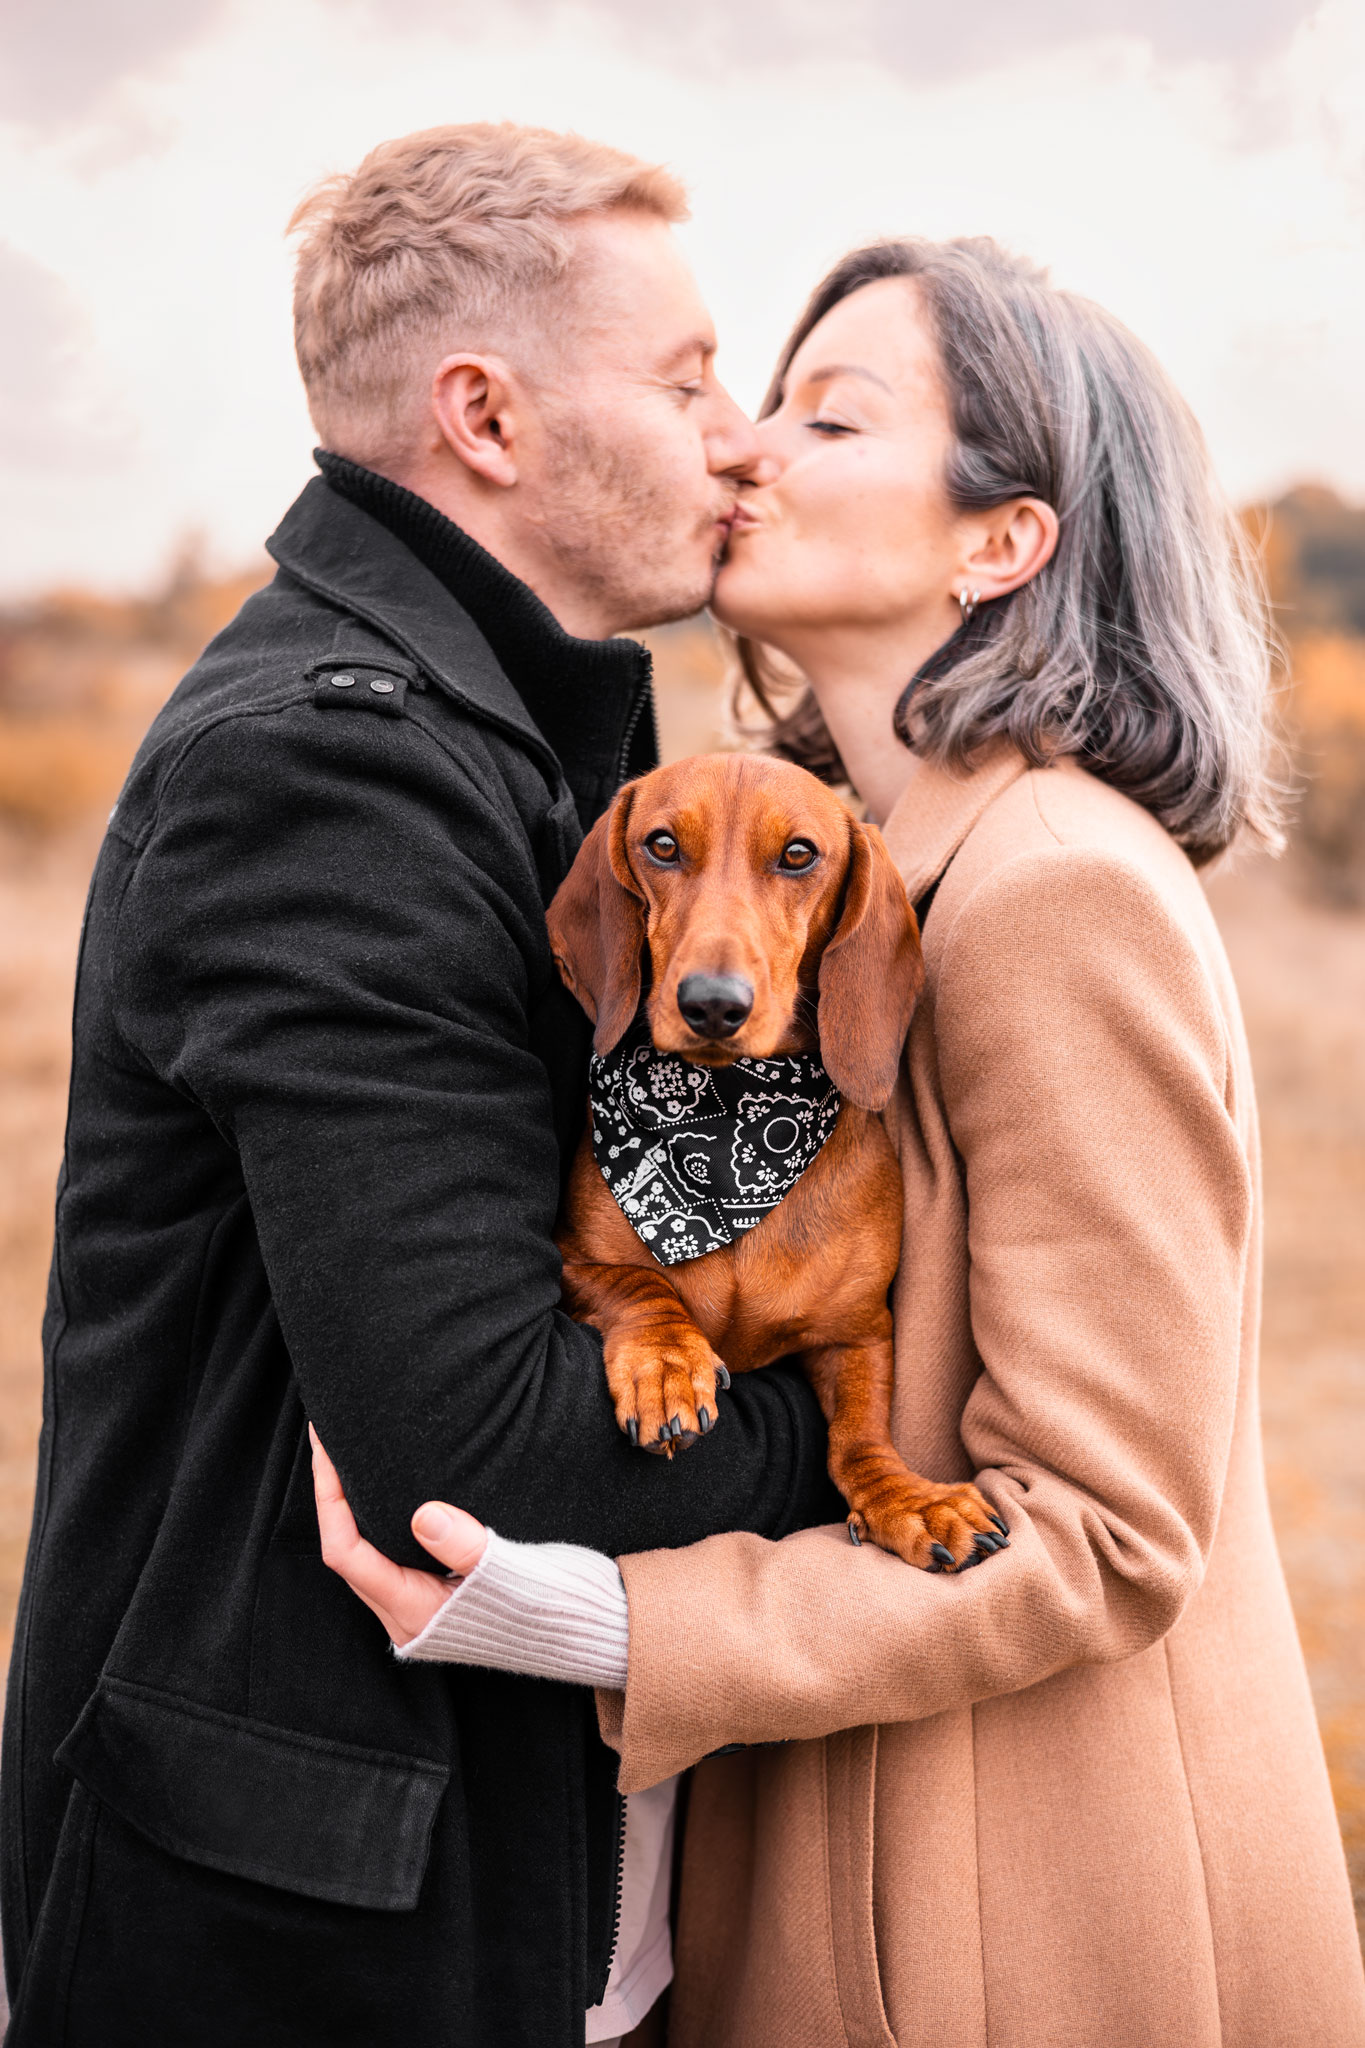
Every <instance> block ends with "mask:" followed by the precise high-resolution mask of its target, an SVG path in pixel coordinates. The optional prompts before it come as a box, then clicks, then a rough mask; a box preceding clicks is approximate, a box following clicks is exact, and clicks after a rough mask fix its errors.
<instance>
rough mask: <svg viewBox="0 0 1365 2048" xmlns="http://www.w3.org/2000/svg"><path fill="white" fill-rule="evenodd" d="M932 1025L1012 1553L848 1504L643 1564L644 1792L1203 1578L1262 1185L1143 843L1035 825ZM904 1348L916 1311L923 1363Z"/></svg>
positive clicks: (1047, 1670)
mask: <svg viewBox="0 0 1365 2048" xmlns="http://www.w3.org/2000/svg"><path fill="white" fill-rule="evenodd" d="M913 1032H914V1034H919V1041H918V1042H919V1048H920V1057H919V1058H918V1059H916V1058H913V1057H912V1059H911V1061H910V1071H911V1074H912V1075H913V1077H914V1079H913V1088H912V1091H911V1092H910V1093H909V1094H908V1096H907V1099H905V1100H903V1101H902V1102H901V1104H900V1105H899V1111H898V1117H897V1124H896V1127H897V1130H898V1133H899V1135H900V1137H901V1141H902V1143H913V1144H914V1145H916V1146H917V1147H918V1148H919V1151H920V1153H921V1155H922V1160H923V1167H922V1172H927V1173H928V1175H929V1177H930V1178H931V1179H932V1177H933V1175H934V1174H935V1173H941V1174H952V1173H957V1174H958V1175H960V1176H961V1178H962V1182H963V1186H964V1190H965V1198H966V1199H965V1209H964V1211H963V1213H964V1214H965V1218H966V1223H965V1228H966V1232H967V1245H966V1254H967V1255H966V1257H965V1259H964V1258H963V1256H962V1250H961V1247H960V1246H959V1248H958V1251H957V1263H958V1266H959V1269H960V1272H961V1273H962V1274H963V1275H964V1276H965V1285H966V1287H967V1289H968V1296H969V1298H968V1302H967V1310H968V1317H969V1326H970V1332H971V1341H972V1344H973V1346H974V1351H975V1357H974V1359H973V1360H972V1362H971V1363H972V1371H973V1374H974V1377H972V1378H971V1379H970V1380H969V1390H968V1391H966V1399H965V1407H964V1408H963V1410H962V1415H961V1423H960V1439H961V1450H962V1452H963V1454H964V1455H963V1457H962V1459H961V1466H960V1469H961V1471H962V1472H971V1473H973V1474H974V1475H975V1476H976V1478H977V1481H978V1484H979V1485H980V1487H981V1489H982V1491H983V1492H984V1493H985V1494H986V1496H987V1497H988V1498H989V1499H990V1501H991V1502H992V1504H993V1505H994V1506H995V1507H996V1508H997V1509H998V1510H999V1512H1000V1513H1001V1514H1002V1515H1003V1517H1004V1519H1005V1520H1006V1522H1007V1523H1008V1524H1009V1528H1010V1535H1011V1542H1010V1547H1009V1549H1008V1550H1006V1551H1003V1552H1001V1553H1000V1554H998V1555H997V1556H995V1557H994V1558H991V1559H989V1560H988V1561H987V1562H986V1563H985V1564H983V1565H981V1566H979V1567H978V1568H976V1569H975V1570H972V1571H969V1572H967V1573H965V1574H964V1575H963V1576H962V1577H961V1578H955V1577H941V1576H939V1577H935V1576H929V1575H927V1574H925V1573H922V1572H919V1571H915V1570H913V1569H912V1568H911V1567H909V1566H907V1565H905V1564H903V1563H902V1562H901V1561H900V1560H899V1559H897V1558H894V1557H890V1556H887V1555H885V1554H883V1553H882V1552H879V1551H876V1550H873V1549H870V1548H867V1547H864V1548H862V1549H856V1548H854V1547H853V1546H851V1545H850V1543H849V1541H848V1538H847V1536H846V1534H845V1532H844V1530H843V1528H842V1527H835V1528H825V1529H815V1530H809V1531H806V1532H803V1533H801V1534H799V1535H795V1536H791V1537H788V1538H786V1539H785V1540H784V1541H782V1542H778V1543H773V1542H767V1541H763V1540H761V1539H760V1538H758V1537H755V1536H750V1535H724V1536H716V1537H712V1538H710V1539H709V1540H708V1541H706V1542H704V1543H701V1544H697V1545H695V1546H693V1547H692V1548H690V1549H688V1550H685V1551H653V1552H650V1553H647V1554H644V1555H639V1556H634V1557H625V1558H622V1559H621V1569H622V1572H623V1575H624V1578H625V1583H626V1589H627V1594H628V1598H629V1605H630V1660H629V1674H628V1681H627V1687H626V1691H625V1694H624V1696H622V1695H621V1694H609V1693H604V1694H600V1695H599V1715H600V1719H601V1722H602V1726H603V1732H604V1734H606V1736H607V1738H608V1740H610V1741H613V1742H614V1743H615V1744H616V1746H617V1747H618V1748H619V1749H620V1751H621V1757H622V1765H621V1779H620V1782H621V1786H622V1789H623V1790H624V1791H634V1790H636V1789H638V1788H640V1787H643V1786H647V1785H650V1784H653V1783H656V1782H657V1781H658V1780H660V1779H662V1778H665V1777H667V1776H669V1775H670V1774H671V1773H672V1772H674V1771H677V1770H680V1769H682V1768H684V1767H685V1766H688V1765H690V1764H693V1763H695V1762H697V1761H698V1760H699V1759H700V1758H701V1757H703V1756H706V1755H707V1754H708V1753H710V1752H711V1751H714V1750H716V1749H718V1748H720V1747H722V1746H723V1745H726V1744H730V1743H764V1742H773V1741H783V1740H790V1739H796V1738H810V1737H818V1736H823V1735H826V1734H829V1733H832V1732H833V1731H835V1730H837V1729H842V1728H851V1727H858V1726H863V1725H866V1724H869V1723H882V1724H885V1723H891V1722H907V1721H915V1720H918V1719H920V1718H922V1717H924V1716H927V1715H933V1714H938V1713H941V1712H943V1711H944V1710H945V1709H948V1708H953V1707H958V1706H963V1705H966V1704H968V1703H970V1702H973V1701H978V1700H983V1699H987V1698H990V1697H992V1696H994V1695H998V1694H1002V1693H1007V1692H1015V1691H1018V1690H1020V1689H1022V1688H1024V1687H1027V1686H1031V1685H1034V1684H1036V1683H1037V1682H1038V1681H1040V1680H1042V1679H1045V1678H1047V1677H1049V1676H1050V1675H1052V1674H1053V1673H1055V1672H1058V1671H1061V1670H1063V1669H1065V1668H1067V1667H1069V1666H1073V1665H1078V1664H1091V1663H1102V1662H1106V1661H1109V1660H1112V1659H1117V1658H1123V1657H1127V1656H1129V1655H1131V1654H1133V1653H1134V1652H1136V1651H1139V1650H1141V1649H1143V1648H1145V1647H1146V1646H1147V1645H1149V1644H1151V1643H1153V1642H1155V1641H1156V1640H1157V1639H1158V1638H1160V1637H1161V1636H1163V1635H1164V1634H1165V1633H1166V1632H1167V1631H1168V1630H1169V1629H1170V1628H1171V1626H1172V1624H1173V1623H1174V1622H1175V1621H1176V1619H1177V1618H1178V1616H1179V1615H1180V1613H1181V1611H1182V1608H1183V1607H1184V1605H1185V1603H1186V1602H1187V1601H1188V1600H1189V1598H1190V1596H1191V1594H1192V1593H1193V1592H1194V1591H1195V1590H1196V1589H1197V1587H1198V1586H1199V1584H1200V1581H1201V1578H1202V1575H1203V1570H1204V1566H1205V1562H1206V1560H1207V1557H1208V1553H1209V1550H1210V1547H1211V1544H1212V1541H1213V1536H1214V1532H1215V1529H1216V1526H1217V1522H1218V1514H1219V1505H1220V1498H1221V1491H1222V1486H1223V1481H1224V1476H1225V1472H1226V1469H1227V1461H1228V1452H1229V1445H1230V1440H1231V1433H1232V1426H1233V1413H1234V1404H1235V1398H1236V1390H1237V1375H1238V1358H1239V1348H1240V1343H1241V1320H1242V1314H1243V1296H1244V1278H1245V1271H1246V1261H1247V1257H1248V1249H1249V1242H1250V1235H1251V1217H1252V1199H1253V1188H1252V1177H1251V1170H1250V1168H1249V1165H1248V1158H1247V1143H1246V1134H1245V1132H1244V1131H1242V1130H1241V1129H1239V1127H1238V1118H1237V1111H1236V1105H1235V1103H1234V1101H1233V1083H1232V1059H1231V1048H1230V1045H1229V1042H1228V1035H1227V1027H1226V1023H1225V1020H1224V1017H1223V1015H1222V1013H1221V1011H1220V1008H1219V1005H1218V1002H1217V1000H1216V995H1215V991H1214V989H1213V987H1212V986H1211V983H1210V979H1209V975H1208V972H1207V969H1206V966H1205V963H1204V962H1203V961H1202V960H1201V959H1200V957H1199V954H1198V951H1197V949H1196V946H1195V944H1194V943H1193V941H1192V939H1191V937H1190V935H1189V932H1188V930H1187V928H1186V927H1185V924H1184V922H1183V921H1182V920H1181V919H1179V918H1178V917H1176V916H1175V915H1174V914H1173V913H1172V911H1171V908H1170V907H1169V905H1168V903H1167V901H1166V900H1165V898H1164V897H1163V895H1162V892H1161V891H1160V889H1159V888H1158V887H1156V886H1155V885H1154V884H1153V882H1152V880H1151V878H1150V877H1149V876H1148V875H1146V874H1144V873H1143V872H1142V870H1141V868H1140V866H1138V865H1137V864H1134V863H1130V862H1126V861H1125V860H1124V859H1122V858H1121V857H1119V856H1116V855H1115V854H1113V853H1111V852H1108V851H1106V850H1096V849H1094V848H1093V847H1080V848H1077V847H1074V846H1066V845H1061V844H1053V845H1049V846H1042V847H1035V848H1031V849H1029V850H1027V851H1025V852H1023V853H1021V854H1020V855H1019V856H1018V857H1016V858H1013V859H1011V860H1008V861H1006V862H1005V863H1004V864H1003V865H1002V866H1000V867H998V868H996V869H995V870H994V871H993V872H991V873H989V874H988V875H986V876H985V877H984V878H983V879H982V881H981V882H980V884H979V886H977V887H976V888H974V889H973V891H972V892H971V894H970V895H969V896H968V898H967V900H966V901H965V903H961V904H960V905H959V906H958V907H957V909H956V912H955V915H954V916H953V918H952V920H951V922H950V924H949V926H948V929H947V933H946V939H945V940H944V942H943V944H942V948H941V952H940V955H939V958H938V961H937V970H936V972H932V973H931V977H930V991H929V996H928V999H927V1001H926V1004H925V1006H924V1008H923V1010H922V1012H921V1014H920V1015H919V1016H918V1017H917V1018H916V1021H915V1025H914V1027H913ZM915 1043H916V1040H915V1039H914V1037H913V1036H912V1051H913V1048H914V1045H915ZM907 1134H908V1135H907ZM916 1255H917V1253H916V1241H915V1232H914V1218H913V1214H911V1215H910V1216H909V1217H908V1220H907V1241H906V1249H905V1254H904V1257H905V1259H907V1260H914V1259H915V1258H916ZM936 1255H938V1254H936ZM957 1284H958V1285H959V1286H960V1285H962V1284H964V1282H963V1281H959V1282H958V1283H957ZM910 1334H911V1336H912V1337H913V1335H914V1334H915V1333H913V1332H911V1333H910ZM906 1357H907V1353H906V1350H905V1347H904V1346H903V1345H902V1343H901V1342H900V1341H899V1336H898V1344H897V1361H898V1362H897V1372H898V1376H899V1375H900V1374H901V1373H902V1372H904V1371H905V1369H906ZM925 1363H926V1370H930V1369H932V1368H933V1359H932V1357H931V1356H926V1360H925ZM897 1412H898V1413H900V1412H902V1410H901V1403H900V1390H899V1388H898V1410H897ZM909 1435H910V1436H912V1437H913V1432H909ZM906 1439H907V1432H906V1431H904V1430H900V1431H898V1440H899V1441H900V1448H901V1449H902V1451H903V1453H904V1454H905V1455H906V1456H907V1458H908V1459H909V1460H910V1462H911V1463H912V1464H913V1463H914V1462H915V1452H916V1449H917V1448H922V1446H917V1445H916V1443H915V1442H914V1441H909V1440H906ZM692 1455H693V1456H696V1455H702V1456H704V1455H705V1452H704V1450H701V1451H699V1452H694V1453H693V1454H692ZM928 1476H930V1477H933V1478H950V1477H954V1476H958V1475H957V1474H954V1473H950V1472H945V1471H936V1472H930V1473H929V1474H928ZM686 1477H687V1460H685V1459H684V1460H680V1461H679V1462H678V1469H677V1478H676V1483H678V1484H680V1485H685V1484H686Z"/></svg>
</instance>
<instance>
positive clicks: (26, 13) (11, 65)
mask: <svg viewBox="0 0 1365 2048" xmlns="http://www.w3.org/2000/svg"><path fill="white" fill-rule="evenodd" d="M226 8H227V0H60V4H55V0H5V5H4V9H3V12H2V13H0V119H5V120H11V121H17V122H20V123H22V124H24V125H32V126H41V127H47V126H52V125H56V124H61V123H65V122H68V121H76V120H80V119H81V118H83V117H84V116H85V115H86V114H88V113H90V112H91V111H92V109H93V108H94V107H95V105H96V103H97V102H98V101H99V100H100V99H102V98H103V97H104V95H105V94H106V92H108V90H109V89H110V88H111V87H113V86H116V85H118V84H119V83H121V81H122V80H123V79H125V78H129V77H136V76H139V75H141V74H142V73H145V72H147V71H149V70H154V69H155V68H156V67H157V66H158V65H159V64H161V63H163V62H164V61H165V59H166V58H168V57H173V56H175V55H177V54H178V53H179V52H180V51H181V50H184V49H188V48H190V47H191V46H192V45H194V44H196V43H198V42H200V41H202V39H203V38H204V36H205V35H207V34H208V33H209V32H210V30H212V29H213V28H214V27H216V26H217V23H218V21H219V20H220V19H221V17H222V15H223V14H224V13H225V12H226Z"/></svg>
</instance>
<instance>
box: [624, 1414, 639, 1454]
mask: <svg viewBox="0 0 1365 2048" xmlns="http://www.w3.org/2000/svg"><path fill="white" fill-rule="evenodd" d="M626 1435H627V1436H628V1437H629V1438H630V1440H631V1443H632V1444H633V1445H634V1446H635V1448H636V1450H638V1449H639V1448H640V1425H639V1423H638V1422H637V1421H636V1420H635V1417H634V1416H633V1415H632V1416H631V1418H630V1420H629V1422H627V1424H626Z"/></svg>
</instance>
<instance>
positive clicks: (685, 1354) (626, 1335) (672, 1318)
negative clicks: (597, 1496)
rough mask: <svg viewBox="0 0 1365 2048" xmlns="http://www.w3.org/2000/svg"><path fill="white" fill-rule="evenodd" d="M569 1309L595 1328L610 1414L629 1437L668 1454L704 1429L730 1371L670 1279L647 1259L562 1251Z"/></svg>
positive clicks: (710, 1421) (713, 1419) (712, 1422)
mask: <svg viewBox="0 0 1365 2048" xmlns="http://www.w3.org/2000/svg"><path fill="white" fill-rule="evenodd" d="M563 1287H564V1299H565V1302H566V1305H567V1307H568V1310H569V1313H570V1315H572V1316H573V1317H574V1319H575V1321H577V1322H580V1323H591V1324H592V1325H593V1327H594V1328H595V1329H598V1330H600V1331H601V1333H602V1343H603V1348H604V1350H605V1353H606V1362H607V1385H608V1387H609V1388H610V1390H611V1398H612V1401H613V1403H614V1405H615V1408H616V1420H617V1422H618V1423H619V1424H620V1426H621V1428H622V1429H623V1430H624V1431H625V1433H626V1435H627V1436H628V1437H629V1438H630V1440H631V1442H632V1443H633V1444H640V1445H641V1446H642V1447H643V1448H644V1449H645V1450H647V1451H654V1452H656V1453H657V1454H659V1455H660V1456H663V1457H669V1458H671V1457H672V1455H673V1453H674V1451H675V1450H686V1449H687V1447H688V1445H689V1444H694V1443H695V1442H696V1441H697V1439H698V1437H702V1436H705V1435H706V1433H707V1431H708V1430H710V1429H712V1428H713V1427H714V1425H715V1422H716V1417H717V1412H718V1410H717V1403H716V1387H717V1385H718V1384H719V1385H720V1386H722V1387H726V1386H728V1385H729V1384H730V1375H729V1373H728V1372H727V1371H726V1369H725V1367H724V1365H723V1364H722V1363H721V1361H720V1359H719V1358H717V1356H716V1354H715V1352H714V1351H713V1350H712V1349H711V1346H710V1345H709V1344H708V1343H707V1341H706V1339H705V1337H703V1335H702V1333H701V1331H700V1330H699V1329H698V1328H697V1326H696V1324H695V1323H694V1322H693V1320H692V1318H691V1316H690V1315H689V1314H688V1313H687V1310H686V1309H685V1308H684V1306H683V1304H682V1302H681V1301H680V1300H679V1299H678V1296H677V1295H676V1294H675V1292H674V1291H673V1289H672V1287H670V1285H669V1283H668V1280H667V1279H666V1277H665V1275H664V1274H663V1272H662V1271H659V1270H654V1271H651V1270H650V1268H649V1267H647V1266H636V1265H620V1266H611V1265H605V1264H599V1263H597V1262H596V1261H588V1260H577V1259H574V1258H572V1257H571V1256H566V1257H565V1261H564V1281H563Z"/></svg>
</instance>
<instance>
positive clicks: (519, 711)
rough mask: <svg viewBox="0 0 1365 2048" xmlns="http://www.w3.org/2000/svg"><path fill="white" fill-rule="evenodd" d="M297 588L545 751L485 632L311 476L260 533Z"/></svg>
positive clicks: (374, 525)
mask: <svg viewBox="0 0 1365 2048" xmlns="http://www.w3.org/2000/svg"><path fill="white" fill-rule="evenodd" d="M266 548H267V550H268V551H269V553H270V554H271V555H272V556H273V557H274V559H275V561H276V562H278V563H279V565H280V567H281V568H282V569H285V570H287V571H288V573H289V575H291V576H292V577H294V578H295V579H296V581H298V582H299V583H301V584H303V586H304V588H305V589H307V590H311V591H313V592H315V593H316V595H317V596H319V597H323V598H326V599H327V601H328V602H329V603H330V604H334V605H336V606H338V607H339V608H340V609H341V610H342V611H347V612H351V613H353V614H354V615H355V616H356V617H357V618H361V619H364V620H365V621H366V623H367V624H369V625H371V626H373V627H375V629H376V630H377V631H378V632H380V633H382V634H383V635H384V636H385V638H386V639H389V640H392V641H394V642H396V643H397V645H398V646H400V647H401V648H402V649H403V650H404V652H405V653H407V654H409V655H411V657H412V659H413V660H414V661H415V662H416V663H417V664H418V666H419V667H420V668H421V669H422V670H423V671H424V672H425V673H426V674H427V675H429V676H430V677H431V678H432V680H433V681H434V682H435V683H437V684H438V685H439V687H440V688H441V689H443V690H444V691H445V692H446V693H447V695H448V696H451V697H453V698H455V700H456V701H457V702H458V703H460V704H462V705H463V706H464V707H465V709H466V710H469V711H472V712H474V713H476V715H478V716H479V717H481V718H485V719H487V720H488V721H489V723H490V724H493V725H496V726H500V727H502V728H503V730H504V731H507V732H510V733H513V734H515V736H516V737H517V738H518V739H520V740H522V741H524V742H525V743H526V744H527V745H528V746H530V747H531V748H532V749H533V750H534V752H536V753H537V754H539V755H540V756H542V757H544V758H546V759H548V760H550V761H553V758H554V757H553V753H552V750H551V748H550V747H549V745H548V743H547V742H546V740H545V738H544V735H543V734H542V733H541V732H540V730H539V728H538V727H537V726H536V724H535V721H534V720H533V719H532V717H531V715H530V713H529V712H528V711H527V709H526V706H525V705H524V704H523V703H522V701H521V699H520V697H519V696H518V695H517V693H516V691H515V690H514V689H513V688H512V685H511V683H510V682H509V681H508V679H507V677H506V676H505V675H504V674H503V671H502V668H501V666H500V665H499V663H498V660H497V658H496V656H495V655H494V653H493V650H492V648H491V647H490V646H489V644H488V642H487V641H486V640H485V639H484V636H483V634H482V633H481V632H480V631H479V629H478V627H477V626H476V625H475V624H474V621H473V620H472V619H471V618H470V616H469V614H468V613H467V612H466V611H465V610H464V609H463V607H462V606H460V605H459V604H457V603H456V602H455V600H454V598H452V596H451V594H450V592H449V591H448V590H446V589H445V588H444V586H443V585H442V584H441V582H440V581H439V579H438V578H437V577H436V576H434V575H433V574H432V572H431V570H430V569H427V568H425V567H424V566H423V564H422V563H421V562H419V561H418V559H417V557H416V556H415V555H414V554H413V552H412V550H411V549H410V548H408V547H405V546H404V544H403V542H402V541H401V540H399V539H398V538H397V537H396V535H394V534H392V533H390V532H389V531H388V529H387V528H386V527H384V526H381V525H380V523H379V521H378V520H377V519H372V518H371V517H370V515H369V513H368V512H362V511H361V510H360V507H359V506H358V505H352V504H349V503H348V502H347V500H346V499H345V498H342V497H339V496H338V495H337V493H336V492H335V491H333V490H331V489H330V488H329V486H328V485H327V484H326V483H324V482H323V480H322V478H321V477H320V476H315V477H314V478H313V479H312V481H311V482H310V483H308V484H306V485H305V486H304V488H303V490H302V491H301V492H300V494H299V496H298V497H297V498H296V499H295V500H294V502H293V504H292V505H291V506H290V508H289V510H288V511H287V512H286V513H285V515H284V518H283V519H282V520H281V521H280V523H279V525H278V526H277V527H276V529H275V531H274V533H272V534H271V536H270V538H269V540H268V541H267V542H266Z"/></svg>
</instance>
